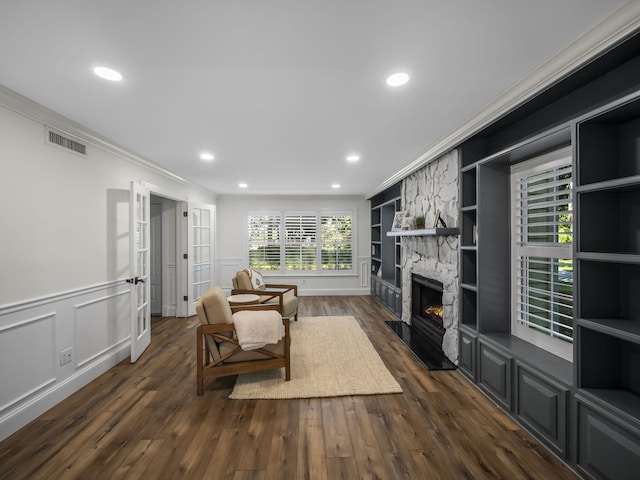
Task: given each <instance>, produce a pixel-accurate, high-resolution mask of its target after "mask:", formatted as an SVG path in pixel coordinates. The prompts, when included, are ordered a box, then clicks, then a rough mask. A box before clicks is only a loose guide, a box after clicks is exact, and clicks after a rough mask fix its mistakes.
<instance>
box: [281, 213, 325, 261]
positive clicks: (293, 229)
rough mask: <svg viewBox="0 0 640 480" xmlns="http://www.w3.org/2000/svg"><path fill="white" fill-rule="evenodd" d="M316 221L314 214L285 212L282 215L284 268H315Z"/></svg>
mask: <svg viewBox="0 0 640 480" xmlns="http://www.w3.org/2000/svg"><path fill="white" fill-rule="evenodd" d="M317 223H318V219H317V217H316V215H315V214H287V215H286V216H285V217H284V259H285V260H284V265H285V270H287V271H294V270H295V271H301V270H305V271H315V270H316V269H317V263H318V261H317V257H318V255H317V250H318V242H317V237H318V225H317Z"/></svg>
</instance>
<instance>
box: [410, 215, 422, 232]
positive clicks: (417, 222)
mask: <svg viewBox="0 0 640 480" xmlns="http://www.w3.org/2000/svg"><path fill="white" fill-rule="evenodd" d="M413 226H414V228H415V229H416V230H422V229H424V226H425V221H424V215H418V216H417V217H416V218H414V219H413Z"/></svg>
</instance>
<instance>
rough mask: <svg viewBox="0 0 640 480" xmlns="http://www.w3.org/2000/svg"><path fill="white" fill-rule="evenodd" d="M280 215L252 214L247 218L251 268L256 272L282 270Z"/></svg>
mask: <svg viewBox="0 0 640 480" xmlns="http://www.w3.org/2000/svg"><path fill="white" fill-rule="evenodd" d="M280 219H281V216H280V214H279V213H260V214H252V215H248V217H247V236H248V240H249V242H248V243H249V266H250V267H251V268H255V269H256V270H261V271H268V270H280V268H281V265H282V263H281V261H280V258H281V253H280V238H281V235H280Z"/></svg>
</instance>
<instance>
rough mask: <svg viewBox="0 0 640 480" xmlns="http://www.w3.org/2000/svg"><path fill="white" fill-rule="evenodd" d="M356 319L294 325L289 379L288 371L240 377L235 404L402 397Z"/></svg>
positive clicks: (322, 319)
mask: <svg viewBox="0 0 640 480" xmlns="http://www.w3.org/2000/svg"><path fill="white" fill-rule="evenodd" d="M401 392H402V388H400V385H399V384H398V382H396V380H395V379H394V378H393V376H392V375H391V373H390V372H389V370H387V368H386V367H385V365H384V363H383V362H382V359H381V358H380V356H379V355H378V353H377V352H376V351H375V349H374V348H373V345H371V342H370V341H369V339H368V338H367V335H366V334H365V333H364V331H363V330H362V329H361V328H360V325H359V324H358V322H357V321H356V319H355V318H353V317H351V316H345V317H300V318H299V319H298V321H297V322H294V321H292V322H291V380H290V381H288V382H287V381H285V380H284V368H281V369H276V370H267V371H263V372H253V373H246V374H242V375H239V376H238V380H237V381H236V385H235V387H234V389H233V392H231V395H230V396H229V398H231V399H236V400H240V399H282V398H317V397H339V396H346V395H373V394H382V393H401Z"/></svg>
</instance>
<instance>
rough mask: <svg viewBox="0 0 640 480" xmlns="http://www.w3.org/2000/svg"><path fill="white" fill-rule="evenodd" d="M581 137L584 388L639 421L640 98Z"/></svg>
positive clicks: (592, 123) (594, 122)
mask: <svg viewBox="0 0 640 480" xmlns="http://www.w3.org/2000/svg"><path fill="white" fill-rule="evenodd" d="M576 133H577V141H576V143H577V151H576V153H577V157H578V165H579V170H578V175H577V184H576V205H577V209H576V210H577V213H578V219H577V222H576V223H577V227H578V228H577V231H578V235H577V236H578V242H577V249H576V260H577V268H576V271H577V272H578V277H577V279H576V287H577V292H578V295H577V297H578V308H577V321H576V337H577V339H578V342H579V348H577V349H576V352H577V358H576V372H577V384H578V385H577V386H578V389H579V390H578V391H579V392H580V394H581V395H583V396H584V397H585V398H589V399H592V400H594V401H596V402H599V403H604V404H607V405H609V406H611V407H613V408H615V409H616V410H618V411H619V412H621V413H622V414H624V415H628V416H630V417H632V418H633V419H634V420H636V422H640V98H632V99H629V101H626V100H623V101H622V102H619V103H616V104H614V105H613V106H612V107H610V108H608V107H607V108H605V109H604V110H603V111H600V112H598V113H597V114H595V115H594V116H592V117H589V118H586V119H584V120H582V121H579V122H578V123H577V129H576Z"/></svg>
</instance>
